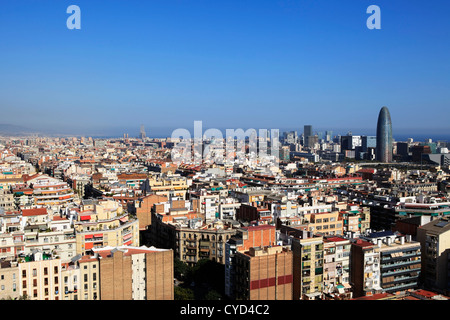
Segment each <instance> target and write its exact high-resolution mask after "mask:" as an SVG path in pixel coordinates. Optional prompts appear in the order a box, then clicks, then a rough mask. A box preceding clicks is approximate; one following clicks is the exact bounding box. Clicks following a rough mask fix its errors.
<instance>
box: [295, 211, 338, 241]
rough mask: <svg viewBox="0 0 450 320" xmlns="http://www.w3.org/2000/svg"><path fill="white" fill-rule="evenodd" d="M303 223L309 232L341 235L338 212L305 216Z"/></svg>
mask: <svg viewBox="0 0 450 320" xmlns="http://www.w3.org/2000/svg"><path fill="white" fill-rule="evenodd" d="M304 218H305V223H306V224H308V229H309V231H312V232H314V233H319V234H322V235H342V233H343V232H342V230H343V224H342V220H341V219H339V211H331V212H319V213H310V214H305V215H304Z"/></svg>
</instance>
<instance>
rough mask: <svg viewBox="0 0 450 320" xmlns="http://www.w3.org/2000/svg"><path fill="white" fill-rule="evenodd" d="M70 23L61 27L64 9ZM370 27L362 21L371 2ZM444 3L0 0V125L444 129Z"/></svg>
mask: <svg viewBox="0 0 450 320" xmlns="http://www.w3.org/2000/svg"><path fill="white" fill-rule="evenodd" d="M72 4H75V5H78V6H79V7H80V9H81V30H69V29H67V27H66V20H67V18H68V17H69V14H67V13H66V9H67V7H68V6H69V5H72ZM372 4H375V5H378V6H379V7H380V8H381V27H382V29H381V30H369V29H368V28H367V27H366V20H367V18H368V17H369V14H367V13H366V9H367V7H368V6H369V5H372ZM448 12H450V2H449V1H414V0H410V1H395V0H389V1H385V0H371V1H366V0H358V1H354V0H340V1H336V0H270V1H268V0H247V1H246V0H239V1H234V0H227V1H219V0H215V1H212V0H147V1H142V0H137V1H133V0H120V1H119V0H108V1H97V0H89V1H84V0H71V1H65V0H52V1H50V0H48V1H45V0H41V1H38V0H34V1H32V0H21V1H16V0H2V1H1V2H0V46H1V50H0V105H1V111H2V112H1V113H2V118H1V120H0V123H9V124H15V125H22V126H26V127H31V128H36V129H39V130H49V131H54V132H62V133H64V132H65V133H76V134H86V135H96V134H97V135H99V134H100V135H101V134H105V135H108V134H118V135H121V134H122V133H123V132H128V133H129V134H130V135H133V136H134V135H137V133H138V132H139V126H140V124H141V123H142V124H144V125H145V127H146V130H147V132H148V135H150V136H152V134H153V135H161V134H165V135H170V134H171V132H172V130H173V129H175V128H186V129H189V130H192V128H193V122H194V120H201V121H203V128H204V129H207V128H219V129H222V128H244V129H247V128H267V129H280V130H288V129H295V130H298V131H299V133H302V131H303V125H305V124H311V125H313V127H314V130H317V131H319V130H320V131H321V130H326V129H330V130H334V131H335V132H337V131H339V130H343V131H347V130H351V131H352V132H353V133H354V134H357V133H363V134H364V133H367V134H374V133H375V127H376V120H377V117H378V112H379V110H380V109H381V107H382V106H387V107H388V108H389V109H390V112H391V117H392V122H393V127H394V136H395V134H396V133H400V132H405V133H410V132H411V134H412V133H419V132H420V133H424V132H427V133H445V134H450V132H449V128H450V126H449V116H450V111H449V110H450V108H449V106H450V90H449V88H450V54H449V53H450V41H449V39H450V37H449V36H450V19H448Z"/></svg>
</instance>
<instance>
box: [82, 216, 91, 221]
mask: <svg viewBox="0 0 450 320" xmlns="http://www.w3.org/2000/svg"><path fill="white" fill-rule="evenodd" d="M80 220H81V221H85V220H91V216H90V215H88V216H80Z"/></svg>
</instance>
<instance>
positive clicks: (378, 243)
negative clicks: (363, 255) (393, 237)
mask: <svg viewBox="0 0 450 320" xmlns="http://www.w3.org/2000/svg"><path fill="white" fill-rule="evenodd" d="M382 243H383V240H382V239H377V245H378V247H379V248H381V244H382Z"/></svg>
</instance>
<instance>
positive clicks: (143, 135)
mask: <svg viewBox="0 0 450 320" xmlns="http://www.w3.org/2000/svg"><path fill="white" fill-rule="evenodd" d="M145 137H146V134H145V128H144V125H143V124H141V131H140V132H139V139H142V140H144V139H145Z"/></svg>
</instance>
